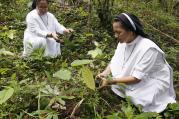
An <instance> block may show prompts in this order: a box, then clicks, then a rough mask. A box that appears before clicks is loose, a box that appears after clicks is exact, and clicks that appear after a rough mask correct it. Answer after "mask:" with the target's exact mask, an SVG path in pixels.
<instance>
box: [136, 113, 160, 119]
mask: <svg viewBox="0 0 179 119" xmlns="http://www.w3.org/2000/svg"><path fill="white" fill-rule="evenodd" d="M157 116H158V114H157V113H156V112H144V113H141V114H139V115H137V116H136V117H135V118H134V119H150V118H152V117H157Z"/></svg>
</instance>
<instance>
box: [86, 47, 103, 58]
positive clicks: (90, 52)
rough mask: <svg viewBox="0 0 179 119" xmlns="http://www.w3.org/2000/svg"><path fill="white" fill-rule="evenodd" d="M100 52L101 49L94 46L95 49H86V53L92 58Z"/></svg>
mask: <svg viewBox="0 0 179 119" xmlns="http://www.w3.org/2000/svg"><path fill="white" fill-rule="evenodd" d="M101 54H102V50H101V49H99V48H96V49H95V50H90V51H88V55H91V57H92V58H96V57H97V56H99V55H101Z"/></svg>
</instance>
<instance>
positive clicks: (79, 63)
mask: <svg viewBox="0 0 179 119" xmlns="http://www.w3.org/2000/svg"><path fill="white" fill-rule="evenodd" d="M91 62H93V60H87V59H84V60H75V61H73V62H72V63H71V66H72V67H75V66H81V65H85V64H90V63H91Z"/></svg>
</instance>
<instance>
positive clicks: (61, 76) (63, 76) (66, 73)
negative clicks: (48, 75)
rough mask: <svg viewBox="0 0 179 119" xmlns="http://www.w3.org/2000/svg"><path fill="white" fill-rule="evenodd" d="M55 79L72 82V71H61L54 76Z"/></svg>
mask: <svg viewBox="0 0 179 119" xmlns="http://www.w3.org/2000/svg"><path fill="white" fill-rule="evenodd" d="M53 77H55V78H59V79H63V80H70V79H71V71H69V70H67V69H61V70H59V71H57V72H56V73H54V74H53Z"/></svg>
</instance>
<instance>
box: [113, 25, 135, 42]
mask: <svg viewBox="0 0 179 119" xmlns="http://www.w3.org/2000/svg"><path fill="white" fill-rule="evenodd" d="M113 31H114V33H115V38H116V39H117V40H118V41H119V42H120V43H124V42H128V40H129V39H130V37H131V34H132V32H131V31H127V30H125V29H124V28H123V26H122V24H121V23H120V22H114V23H113Z"/></svg>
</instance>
